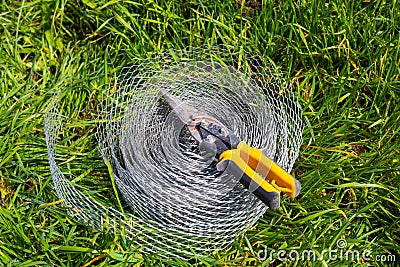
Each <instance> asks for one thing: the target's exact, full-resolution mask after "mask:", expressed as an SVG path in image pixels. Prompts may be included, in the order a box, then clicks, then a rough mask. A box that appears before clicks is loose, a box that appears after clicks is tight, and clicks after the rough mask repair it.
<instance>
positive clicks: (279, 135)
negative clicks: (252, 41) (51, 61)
mask: <svg viewBox="0 0 400 267" xmlns="http://www.w3.org/2000/svg"><path fill="white" fill-rule="evenodd" d="M160 89H164V90H166V91H168V92H169V93H171V94H173V95H176V96H178V97H179V98H180V99H181V100H183V101H184V102H185V103H187V104H189V105H191V106H193V107H194V108H196V109H198V110H200V111H201V112H203V113H206V114H209V115H211V116H214V117H215V118H217V119H218V120H219V121H221V122H223V123H224V124H225V125H227V126H228V127H229V128H230V129H231V130H232V131H233V132H234V133H235V134H236V135H237V136H238V137H239V138H240V139H241V140H245V141H246V142H247V143H248V144H249V145H251V146H253V147H257V148H266V149H267V151H268V156H269V157H270V158H272V159H273V160H274V161H275V162H277V163H278V164H279V165H280V166H281V167H283V168H284V169H285V170H286V171H288V172H290V170H291V169H292V166H293V163H294V162H295V160H296V158H297V157H298V153H299V147H300V145H301V141H302V129H303V125H302V120H301V110H300V107H299V105H298V103H297V99H296V97H295V96H294V95H293V94H292V93H291V92H289V90H288V89H286V87H285V86H284V82H283V80H282V75H281V73H279V72H278V71H276V69H275V68H274V67H272V65H271V64H267V63H265V62H264V61H263V60H261V59H260V57H258V56H257V55H254V54H250V53H248V52H243V51H241V52H233V51H231V50H229V49H222V48H211V49H206V48H191V49H186V50H170V51H168V52H165V53H157V54H155V55H153V56H151V57H150V58H147V59H139V60H136V61H135V63H134V64H133V65H132V66H130V67H126V68H123V69H122V70H121V72H120V74H119V76H118V77H117V78H116V79H114V81H113V82H112V83H111V85H110V87H109V89H108V90H107V92H106V93H105V94H104V96H103V101H102V103H101V104H100V106H99V120H98V121H99V122H98V125H97V127H98V133H97V138H98V146H99V150H100V153H101V155H102V157H103V159H104V161H105V163H106V164H107V165H108V166H110V167H111V168H112V173H113V175H112V179H114V181H115V185H116V187H117V188H118V190H119V193H120V194H121V195H122V197H123V199H124V200H125V202H126V203H127V204H129V205H130V207H131V209H132V213H131V214H123V213H121V212H120V211H118V210H117V209H116V208H112V207H106V206H103V205H101V204H99V203H98V202H96V201H95V200H93V199H91V198H89V197H88V196H86V195H85V194H83V193H82V192H80V191H79V190H78V189H77V188H76V187H74V186H73V185H72V184H71V182H70V181H69V180H68V179H67V178H66V177H65V176H64V175H63V174H62V172H61V170H60V168H59V166H58V165H57V163H56V160H55V157H56V149H55V148H56V139H57V135H58V133H59V132H60V131H61V128H62V119H61V115H60V111H59V107H58V104H57V100H56V99H55V100H54V101H53V102H52V104H51V107H50V109H49V111H48V112H47V114H46V118H45V133H46V141H47V146H48V157H49V161H50V168H51V172H52V175H53V182H54V186H55V189H56V192H57V194H58V197H59V198H60V199H62V200H63V202H62V203H63V204H64V205H65V206H66V207H68V208H69V209H68V210H69V212H70V214H71V215H73V216H74V217H75V218H77V219H78V220H81V221H83V222H85V223H87V224H89V225H91V226H92V227H95V228H97V229H100V230H112V231H113V232H114V233H118V234H125V235H127V237H129V238H130V239H133V241H134V244H135V245H137V246H139V247H141V249H142V250H143V251H144V252H153V253H157V254H159V255H164V256H166V257H171V256H174V257H182V258H191V257H193V256H194V255H198V256H199V255H208V254H210V253H212V252H214V251H216V250H218V249H222V248H225V247H227V246H228V245H230V244H231V243H232V242H233V241H234V240H235V239H236V238H238V237H240V236H241V235H242V234H243V233H244V232H245V230H246V229H247V228H249V227H251V226H253V225H254V223H255V222H256V221H257V220H258V218H259V217H260V216H262V215H263V214H264V212H265V211H266V210H267V206H265V205H264V204H263V203H262V202H261V201H260V200H259V199H257V198H256V197H255V196H254V195H253V194H251V193H250V192H249V191H248V190H246V189H245V188H244V187H243V186H242V185H241V184H240V183H239V182H238V179H237V178H235V177H232V176H230V175H229V174H226V173H224V172H219V171H217V170H216V168H215V162H213V160H212V157H211V156H210V155H208V154H207V153H204V152H203V151H202V149H201V148H199V144H198V143H197V142H196V140H195V139H194V138H193V137H191V136H190V134H189V132H188V131H187V129H186V127H185V126H184V125H183V124H182V123H180V122H179V120H177V119H176V116H175V114H174V113H173V112H171V108H170V107H169V106H168V105H167V103H166V102H165V100H164V99H163V97H162V94H161V93H160Z"/></svg>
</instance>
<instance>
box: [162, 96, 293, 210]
mask: <svg viewBox="0 0 400 267" xmlns="http://www.w3.org/2000/svg"><path fill="white" fill-rule="evenodd" d="M160 91H161V94H162V96H163V97H164V99H165V100H166V102H167V103H168V105H169V106H170V107H171V109H172V111H173V112H174V113H175V114H176V115H177V116H178V118H179V119H180V120H181V121H182V122H183V123H184V124H185V125H186V126H187V128H188V130H189V132H190V134H191V135H192V136H193V137H194V138H195V139H196V140H197V141H198V142H199V144H200V145H201V147H203V148H204V149H205V150H206V151H208V152H210V153H212V154H213V155H214V157H215V161H217V162H218V164H217V170H218V171H226V172H228V173H229V174H231V175H233V176H234V177H236V178H237V179H239V182H240V183H241V184H243V186H244V187H246V188H247V189H248V190H250V192H252V193H253V194H254V195H255V196H256V197H258V198H259V199H260V200H261V201H263V202H264V203H265V204H266V205H267V206H268V207H269V208H271V209H273V210H276V209H278V208H279V206H280V191H281V192H283V193H285V194H287V195H289V196H290V197H291V198H292V199H294V197H296V196H297V195H298V194H299V193H300V189H301V185H300V182H299V181H298V180H297V179H295V178H294V177H293V176H292V175H290V174H289V173H287V172H286V171H285V170H284V169H282V168H281V167H280V166H279V165H278V164H277V163H275V162H274V161H273V160H271V159H270V158H268V157H267V156H266V155H264V154H263V150H261V149H257V148H253V147H250V146H249V145H247V144H246V142H245V141H241V140H239V138H238V137H237V136H236V135H235V134H234V133H233V132H232V131H231V130H230V129H229V128H228V127H226V126H225V125H224V124H223V123H221V122H220V121H218V120H217V119H216V118H214V117H212V116H209V115H207V114H204V113H202V112H200V111H199V110H197V109H195V108H193V107H191V106H189V105H187V104H186V103H184V102H183V101H182V100H180V99H179V98H178V97H176V96H174V95H172V94H170V93H168V92H167V91H166V90H164V89H161V90H160Z"/></svg>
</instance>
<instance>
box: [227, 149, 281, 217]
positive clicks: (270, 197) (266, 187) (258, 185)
mask: <svg viewBox="0 0 400 267" xmlns="http://www.w3.org/2000/svg"><path fill="white" fill-rule="evenodd" d="M219 159H220V162H224V161H227V162H228V164H227V167H226V171H227V172H228V173H230V174H232V175H234V176H235V177H237V178H239V179H240V180H239V181H240V183H241V184H243V185H244V186H245V187H246V188H247V189H249V190H250V192H252V193H253V194H254V195H255V196H256V197H258V198H259V199H260V200H261V201H263V202H264V203H265V204H266V205H267V206H268V207H270V208H271V209H273V210H276V209H278V208H279V206H280V196H279V191H278V190H277V189H276V188H274V187H273V186H272V185H271V184H269V183H268V182H267V181H266V180H265V179H264V178H263V177H261V176H260V175H259V174H258V173H256V172H255V171H254V169H252V168H251V167H250V166H249V165H248V164H247V162H246V161H244V160H243V159H242V158H241V151H240V150H239V149H231V150H226V151H224V152H223V153H222V154H221V156H220V158H219Z"/></svg>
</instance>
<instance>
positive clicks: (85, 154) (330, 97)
mask: <svg viewBox="0 0 400 267" xmlns="http://www.w3.org/2000/svg"><path fill="white" fill-rule="evenodd" d="M0 22H1V24H0V25H1V26H0V34H1V35H0V36H1V42H0V46H1V49H0V94H1V98H0V195H1V199H0V265H5V266H131V265H135V264H136V265H137V266H141V265H143V266H153V265H158V266H165V265H173V266H192V265H193V264H199V265H204V266H207V265H220V266H235V265H240V266H243V265H255V266H257V265H263V266H304V265H307V266H344V265H347V266H353V265H356V264H357V265H364V266H371V265H373V266H390V265H395V264H396V263H397V264H399V261H400V234H399V233H400V227H399V222H400V219H399V217H400V189H399V187H400V185H399V177H400V168H399V167H400V162H399V161H400V159H399V149H400V139H399V132H400V123H399V120H400V102H399V100H398V99H399V97H400V3H398V2H397V1H396V0H392V1H379V0H377V1H369V0H366V1H351V0H349V1H339V0H335V1H329V2H328V1H327V2H326V3H325V1H293V0H288V1H263V3H261V1H244V0H243V1H235V0H224V1H200V0H197V1H195V0H193V1H192V0H191V1H178V0H175V1H138V2H135V1H109V2H107V1H103V0H100V1H94V0H82V1H81V0H76V1H65V0H54V1H48V0H47V1H24V0H21V1H2V3H1V6H0ZM202 45H203V46H215V45H225V46H229V47H232V48H233V49H235V48H238V47H243V48H244V49H245V50H248V51H254V52H256V53H258V54H260V55H261V56H262V57H263V58H265V59H266V60H271V61H273V62H274V64H275V65H276V66H278V67H279V69H280V70H281V71H282V72H283V73H284V74H285V79H286V82H287V84H288V86H290V87H291V89H292V90H294V92H298V96H299V102H300V105H301V107H302V110H303V115H304V123H305V129H304V132H303V139H304V140H303V146H302V147H301V151H300V156H299V158H298V159H297V162H296V164H295V166H294V169H293V174H294V175H295V176H296V177H297V178H298V179H299V180H300V182H301V183H302V192H301V194H300V196H299V197H298V198H296V200H294V201H291V200H290V199H289V198H287V197H286V198H284V199H283V201H282V205H281V208H280V209H279V210H277V211H270V210H268V211H267V212H266V213H265V215H264V216H263V217H262V218H261V219H260V220H259V221H258V223H257V224H256V225H255V226H254V227H253V228H251V229H249V231H248V232H247V233H246V235H245V237H244V238H243V239H240V240H237V241H235V242H234V243H233V245H232V246H231V247H229V248H228V249H226V250H223V251H220V252H218V253H215V254H213V255H210V256H209V257H208V258H200V259H198V258H197V259H194V260H191V261H184V260H180V259H173V258H170V259H165V258H162V257H160V256H158V255H147V254H141V253H139V252H138V250H137V248H135V247H132V246H131V244H130V242H129V240H128V239H127V238H126V237H124V236H112V235H109V234H107V233H102V232H99V231H97V230H94V229H92V228H91V227H89V226H85V225H83V224H81V223H78V222H77V221H75V220H74V219H73V218H71V217H69V216H68V215H67V210H66V209H65V208H64V207H63V206H62V204H61V203H60V202H59V201H58V198H57V196H56V194H55V190H54V186H53V184H52V179H51V174H50V167H49V163H48V158H47V148H46V142H45V136H44V131H43V127H44V114H45V112H46V109H47V107H48V106H49V103H50V101H51V99H52V98H53V96H54V94H56V93H60V94H61V101H60V108H61V110H62V112H63V116H64V117H65V126H64V129H63V132H62V134H61V135H60V142H59V147H58V150H57V163H58V164H59V166H60V167H61V168H62V170H63V172H64V174H66V175H68V176H69V177H71V178H72V179H74V181H75V182H76V183H77V184H78V185H79V189H80V190H81V191H83V192H85V193H88V194H91V195H92V196H94V197H95V198H96V199H97V200H98V201H100V202H102V203H105V204H106V205H110V206H114V207H117V208H118V199H117V198H116V196H115V194H114V191H113V187H112V182H111V179H110V175H109V172H108V170H107V166H105V165H104V163H103V160H102V158H101V156H100V153H99V151H98V150H97V143H96V139H95V132H96V116H97V109H96V106H97V104H98V103H99V101H101V95H102V93H103V92H104V90H107V88H108V85H109V82H110V80H112V79H113V77H115V76H116V75H117V74H118V72H119V71H120V69H121V68H122V67H124V66H128V65H129V64H130V63H131V62H132V61H133V60H134V59H135V58H145V57H148V56H149V55H151V54H152V53H154V52H159V51H166V50H167V49H170V48H174V49H179V48H184V47H187V46H194V47H196V46H202ZM344 240H345V241H344ZM341 242H342V243H341ZM343 242H345V243H343ZM338 246H343V249H344V250H345V251H349V250H351V251H353V254H354V253H355V252H354V251H357V252H359V253H360V259H359V260H358V261H357V260H354V259H353V258H351V257H347V258H346V257H345V256H343V257H342V258H340V257H339V258H336V259H332V257H331V258H327V256H326V255H325V257H324V260H315V261H303V260H302V259H299V260H297V261H289V260H288V261H286V260H284V259H283V257H280V256H282V254H281V255H278V253H277V252H278V251H279V250H282V251H286V252H287V253H289V252H290V251H291V250H296V251H300V252H301V251H305V250H313V251H316V252H318V253H322V252H323V251H331V250H335V249H336V250H337V249H338ZM273 249H274V250H275V252H272V254H271V255H272V256H271V257H267V256H265V254H268V256H269V253H270V252H271V250H273ZM265 252H267V253H265ZM363 253H364V256H365V255H367V257H368V258H369V259H370V260H369V261H367V260H366V259H365V258H362V255H363ZM335 255H336V254H335ZM286 256H287V254H286ZM336 256H337V255H336ZM394 259H395V260H396V261H397V262H393V261H394ZM381 260H383V261H381Z"/></svg>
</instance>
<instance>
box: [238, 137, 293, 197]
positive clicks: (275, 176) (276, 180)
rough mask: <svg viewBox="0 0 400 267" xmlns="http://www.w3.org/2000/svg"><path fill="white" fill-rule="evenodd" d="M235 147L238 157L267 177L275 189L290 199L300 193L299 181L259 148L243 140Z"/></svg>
mask: <svg viewBox="0 0 400 267" xmlns="http://www.w3.org/2000/svg"><path fill="white" fill-rule="evenodd" d="M237 149H238V150H240V157H241V158H242V159H243V160H244V161H245V162H247V164H248V165H249V166H250V167H251V168H252V169H253V170H255V171H256V172H257V173H259V174H260V175H261V176H262V177H265V178H266V179H268V181H269V182H270V183H271V184H272V186H274V187H275V188H276V189H278V190H280V191H282V192H283V193H285V194H287V195H289V196H290V197H291V198H292V199H293V198H295V197H296V196H297V195H298V194H299V193H300V189H301V184H300V182H299V181H298V180H297V179H296V178H294V177H293V176H292V175H290V174H289V173H287V172H286V171H285V170H284V169H282V167H280V166H279V165H278V164H276V163H275V162H274V161H273V160H271V159H270V158H268V157H267V156H265V155H264V154H263V153H262V150H261V149H257V148H254V147H251V146H249V145H247V144H246V142H244V141H241V142H240V143H239V145H238V146H237Z"/></svg>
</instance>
